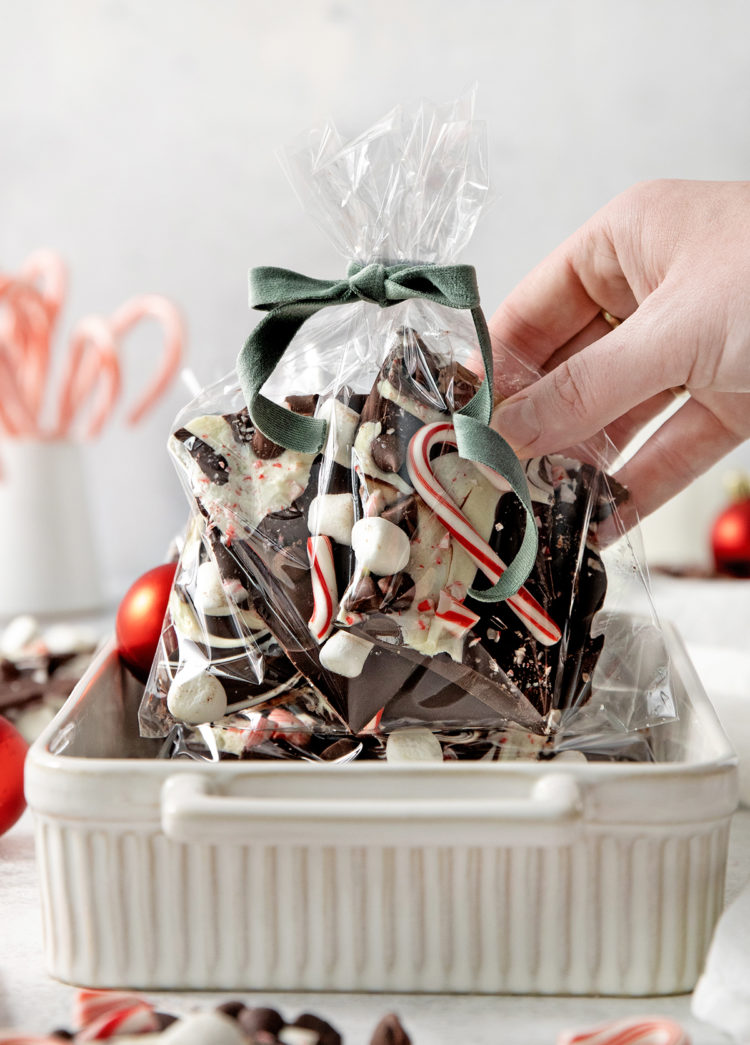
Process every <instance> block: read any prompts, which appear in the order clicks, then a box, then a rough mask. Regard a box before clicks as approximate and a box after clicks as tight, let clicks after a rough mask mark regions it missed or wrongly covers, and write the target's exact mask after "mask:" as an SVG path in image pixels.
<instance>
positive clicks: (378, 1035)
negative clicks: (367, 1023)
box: [370, 1012, 411, 1045]
mask: <svg viewBox="0 0 750 1045" xmlns="http://www.w3.org/2000/svg"><path fill="white" fill-rule="evenodd" d="M370 1045H411V1038H410V1037H409V1035H408V1034H407V1033H406V1031H405V1030H404V1028H403V1027H402V1026H401V1021H400V1020H399V1018H398V1016H397V1015H396V1014H395V1013H394V1012H389V1013H388V1015H387V1016H384V1017H383V1018H382V1020H381V1021H380V1023H379V1024H378V1025H377V1027H376V1028H375V1030H374V1031H373V1033H372V1037H371V1038H370Z"/></svg>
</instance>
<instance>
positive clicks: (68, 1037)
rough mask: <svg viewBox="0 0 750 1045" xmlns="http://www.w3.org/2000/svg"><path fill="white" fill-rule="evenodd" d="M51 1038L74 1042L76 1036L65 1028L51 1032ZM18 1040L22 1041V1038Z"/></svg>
mask: <svg viewBox="0 0 750 1045" xmlns="http://www.w3.org/2000/svg"><path fill="white" fill-rule="evenodd" d="M50 1038H59V1039H60V1041H73V1040H74V1038H75V1034H74V1033H73V1032H72V1031H70V1030H66V1029H65V1028H64V1027H58V1028H57V1030H53V1031H51V1033H50ZM18 1040H19V1041H20V1040H21V1039H20V1037H19V1039H18Z"/></svg>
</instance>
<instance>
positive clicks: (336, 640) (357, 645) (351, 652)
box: [320, 631, 372, 679]
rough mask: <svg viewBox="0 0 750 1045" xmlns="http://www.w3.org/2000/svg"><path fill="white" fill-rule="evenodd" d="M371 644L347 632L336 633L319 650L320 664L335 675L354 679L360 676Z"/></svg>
mask: <svg viewBox="0 0 750 1045" xmlns="http://www.w3.org/2000/svg"><path fill="white" fill-rule="evenodd" d="M371 649H372V643H371V642H368V641H367V639H360V638H359V636H358V635H352V634H351V633H350V632H348V631H337V632H335V634H333V635H331V637H330V639H329V640H328V642H326V643H325V644H324V645H323V646H321V648H320V663H321V664H322V665H323V667H324V668H326V669H327V670H328V671H332V672H333V673H334V674H335V675H343V676H344V678H347V679H355V678H356V677H357V676H358V675H361V674H362V668H363V667H364V666H365V661H366V660H367V655H368V653H369V652H370V650H371Z"/></svg>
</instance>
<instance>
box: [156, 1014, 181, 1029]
mask: <svg viewBox="0 0 750 1045" xmlns="http://www.w3.org/2000/svg"><path fill="white" fill-rule="evenodd" d="M154 1016H155V1017H156V1019H157V1020H158V1021H159V1030H166V1029H167V1027H171V1026H172V1024H173V1023H177V1016H173V1015H172V1013H171V1012H155V1013H154Z"/></svg>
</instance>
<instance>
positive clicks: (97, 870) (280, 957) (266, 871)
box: [37, 815, 729, 995]
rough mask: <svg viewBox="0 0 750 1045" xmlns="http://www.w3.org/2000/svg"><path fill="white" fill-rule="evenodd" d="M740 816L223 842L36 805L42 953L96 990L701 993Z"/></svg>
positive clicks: (60, 972) (57, 970) (65, 974)
mask: <svg viewBox="0 0 750 1045" xmlns="http://www.w3.org/2000/svg"><path fill="white" fill-rule="evenodd" d="M728 829H729V825H728V821H721V822H719V823H718V824H714V825H711V826H710V827H701V828H699V829H698V828H697V829H696V830H695V831H694V832H693V833H692V834H691V835H687V836H686V835H684V834H683V835H679V836H678V835H676V834H675V835H664V834H661V835H658V836H655V835H646V834H643V835H633V834H626V833H625V832H624V831H621V832H619V833H617V834H613V832H612V831H609V832H608V833H607V834H602V835H601V836H597V835H595V834H591V835H588V836H587V838H586V840H585V841H583V842H580V843H579V844H577V845H576V846H575V847H561V848H554V847H550V848H531V847H525V848H521V847H518V848H498V847H482V848H469V849H458V848H448V847H442V846H440V847H426V848H418V849H417V848H415V849H400V848H399V849H395V848H382V849H377V848H369V849H364V848H358V847H350V848H344V847H341V848H332V847H324V846H323V847H320V848H303V847H299V846H291V845H289V846H273V847H263V846H252V845H246V846H240V845H237V846H222V847H216V846H196V845H193V846H186V845H179V844H177V843H173V842H170V841H168V840H167V839H166V838H165V837H164V836H163V835H162V834H160V833H159V832H158V831H155V830H154V831H148V830H146V829H144V830H138V831H136V830H124V829H122V828H117V827H114V828H105V827H104V826H97V827H96V828H88V829H84V828H82V827H81V826H80V824H79V823H76V824H75V825H71V824H66V823H65V822H64V821H60V820H59V819H58V818H54V819H50V818H45V817H43V816H40V815H37V836H38V837H37V843H38V854H39V866H40V874H41V882H42V910H43V918H44V926H45V940H46V955H47V964H48V968H49V971H50V972H51V973H52V974H53V975H54V976H57V977H59V978H60V979H64V980H68V981H71V982H74V983H80V984H86V985H88V986H92V987H115V986H117V987H126V986H127V987H135V988H142V989H157V988H193V989H200V988H204V989H226V990H235V989H250V988H257V989H264V990H274V989H297V990H305V989H309V990H328V989H331V990H333V989H335V990H369V991H372V990H384V991H455V992H469V991H470V992H486V993H499V992H503V993H505V992H512V993H556V994H583V993H605V994H607V993H609V994H632V995H638V994H659V993H672V992H677V991H687V990H690V989H691V988H692V987H693V985H694V983H695V981H696V979H697V977H698V974H699V971H700V968H701V966H702V962H703V958H704V956H705V952H706V950H707V947H708V943H709V940H710V936H711V931H712V929H713V926H714V924H715V922H716V919H717V918H718V916H719V912H720V910H721V906H722V900H723V882H724V871H725V864H726V851H727V839H728ZM249 830H251V828H249Z"/></svg>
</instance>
